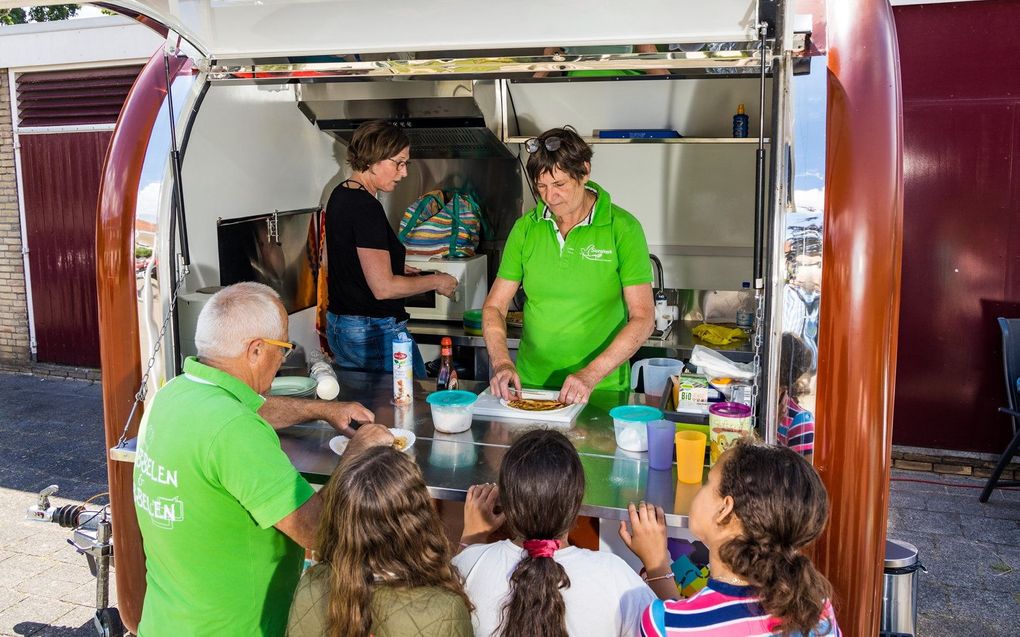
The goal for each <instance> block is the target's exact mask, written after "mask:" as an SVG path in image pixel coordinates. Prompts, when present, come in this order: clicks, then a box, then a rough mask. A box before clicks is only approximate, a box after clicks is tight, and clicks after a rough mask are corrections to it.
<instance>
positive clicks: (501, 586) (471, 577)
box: [453, 540, 656, 637]
mask: <svg viewBox="0 0 1020 637" xmlns="http://www.w3.org/2000/svg"><path fill="white" fill-rule="evenodd" d="M524 555H525V553H524V549H522V548H521V547H519V546H517V545H515V544H514V543H513V542H511V541H510V540H503V541H502V542H496V543H494V544H475V545H473V546H469V547H468V548H466V549H464V551H463V552H461V554H460V555H458V556H456V557H454V558H453V565H454V566H455V567H457V570H459V571H460V573H461V575H463V576H464V579H465V583H464V589H465V590H466V591H467V594H468V597H469V598H471V601H472V603H474V605H475V612H474V613H472V616H471V620H472V622H473V623H474V628H475V635H476V636H478V637H482V636H488V635H492V634H494V633H495V631H496V628H497V627H498V626H499V619H500V614H501V612H502V610H503V604H504V603H505V602H506V596H507V593H508V592H509V589H510V575H511V574H512V573H513V571H514V568H516V566H517V563H518V562H519V561H520V560H521V558H522V557H524ZM553 559H555V560H556V561H557V562H559V563H560V565H562V566H563V569H564V570H565V571H566V572H567V577H569V578H570V586H569V587H567V588H563V589H560V592H561V593H562V594H563V602H564V604H565V605H566V608H567V632H568V633H569V634H571V635H578V636H584V637H600V636H601V635H606V636H607V637H608V636H613V637H625V636H626V637H629V636H631V635H639V634H640V627H639V625H638V622H639V620H640V618H641V612H642V611H644V609H645V608H647V607H648V605H649V604H651V603H652V601H653V600H655V599H656V597H655V594H654V593H653V592H652V589H650V588H648V585H647V584H645V582H644V580H642V579H641V578H640V577H638V574H637V573H635V572H634V570H633V569H632V568H631V567H630V566H628V565H627V563H626V562H624V561H623V560H622V559H620V558H619V557H617V556H615V555H613V554H612V553H600V552H596V551H589V550H587V549H580V548H577V547H574V546H569V547H566V548H562V549H560V550H558V551H556V554H555V556H554V558H553Z"/></svg>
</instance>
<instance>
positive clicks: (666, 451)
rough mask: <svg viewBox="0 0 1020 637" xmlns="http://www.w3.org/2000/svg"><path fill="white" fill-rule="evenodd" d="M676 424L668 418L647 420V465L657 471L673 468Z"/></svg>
mask: <svg viewBox="0 0 1020 637" xmlns="http://www.w3.org/2000/svg"><path fill="white" fill-rule="evenodd" d="M675 435H676V425H674V424H673V423H672V422H670V421H668V420H649V421H648V466H649V467H650V468H652V469H656V470H658V471H663V470H666V469H671V468H673V444H674V436H675Z"/></svg>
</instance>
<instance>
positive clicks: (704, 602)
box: [641, 440, 842, 637]
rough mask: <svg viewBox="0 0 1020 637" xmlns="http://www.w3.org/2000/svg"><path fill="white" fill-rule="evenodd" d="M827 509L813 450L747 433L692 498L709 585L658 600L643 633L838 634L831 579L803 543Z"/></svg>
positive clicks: (736, 636) (734, 636)
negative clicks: (809, 453)
mask: <svg viewBox="0 0 1020 637" xmlns="http://www.w3.org/2000/svg"><path fill="white" fill-rule="evenodd" d="M828 517H829V501H828V495H827V494H826V492H825V486H824V485H823V484H822V481H821V479H820V478H819V477H818V473H817V472H816V471H815V470H814V468H813V467H812V466H811V464H810V463H808V461H807V460H806V459H804V458H803V457H802V456H801V455H799V454H798V453H796V452H795V451H793V450H791V449H789V448H787V447H782V446H776V445H765V444H761V443H757V442H752V441H749V440H742V441H740V442H739V443H738V444H737V445H736V446H735V447H733V448H732V449H730V450H729V451H727V452H726V453H724V454H723V455H722V456H720V458H719V460H718V461H717V462H716V464H715V466H714V467H712V470H711V472H709V474H708V482H707V483H706V484H705V486H703V487H702V488H701V490H700V491H698V494H697V495H696V496H695V497H694V501H693V502H692V503H691V510H690V525H691V533H693V534H694V536H695V537H697V538H698V539H700V540H701V541H702V542H704V543H705V545H706V546H708V549H709V551H710V561H709V569H710V571H711V577H710V579H709V580H708V585H707V586H706V587H705V588H703V589H702V590H701V591H699V592H698V593H697V594H695V595H694V596H692V597H690V598H689V599H682V600H675V601H665V602H664V601H655V602H652V604H651V606H649V607H648V608H647V609H646V610H645V612H644V615H643V616H642V618H641V630H642V633H643V634H644V635H645V636H646V637H672V636H674V635H683V637H702V636H708V635H714V636H722V635H724V636H725V637H748V636H750V635H776V634H779V635H812V636H814V637H826V636H830V637H838V636H839V635H841V634H842V633H841V632H840V630H839V627H838V626H837V625H836V616H835V614H834V612H833V610H832V605H831V604H830V603H829V600H830V598H831V597H832V586H831V585H830V584H829V582H828V581H827V580H826V579H825V577H823V576H822V574H821V573H819V572H818V571H817V570H816V569H815V567H814V565H813V564H812V563H811V560H810V559H808V557H807V556H806V555H804V554H803V552H802V551H803V549H804V548H805V547H806V546H808V545H809V544H811V542H813V541H814V540H815V538H817V537H818V535H819V534H820V533H821V532H822V529H824V528H825V524H826V522H827V520H828Z"/></svg>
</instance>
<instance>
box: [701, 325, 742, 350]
mask: <svg viewBox="0 0 1020 637" xmlns="http://www.w3.org/2000/svg"><path fill="white" fill-rule="evenodd" d="M691 332H692V333H693V334H694V335H695V336H697V337H698V338H700V339H701V340H703V341H706V342H708V343H711V344H713V345H729V344H730V343H732V342H733V341H736V340H738V339H741V338H747V334H746V333H745V332H744V330H742V329H739V328H736V327H726V326H725V325H709V324H708V323H702V324H701V325H698V326H697V327H695V328H694V329H693V330H691Z"/></svg>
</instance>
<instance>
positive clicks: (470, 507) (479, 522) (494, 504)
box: [460, 484, 505, 544]
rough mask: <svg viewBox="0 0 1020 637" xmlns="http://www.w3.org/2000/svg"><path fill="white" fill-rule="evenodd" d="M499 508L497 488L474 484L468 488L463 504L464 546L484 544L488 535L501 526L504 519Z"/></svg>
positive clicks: (489, 485)
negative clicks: (498, 510)
mask: <svg viewBox="0 0 1020 637" xmlns="http://www.w3.org/2000/svg"><path fill="white" fill-rule="evenodd" d="M498 508H499V487H497V486H496V485H494V484H476V485H473V486H471V487H468V492H467V500H466V501H465V502H464V532H463V533H462V534H461V537H460V541H461V542H462V543H464V544H477V543H479V542H484V541H485V539H486V538H487V537H488V536H489V534H490V533H492V532H493V531H495V530H496V529H498V528H499V527H501V526H503V521H504V519H505V517H504V515H503V513H502V511H500V512H497V511H496V510H497V509H498Z"/></svg>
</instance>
